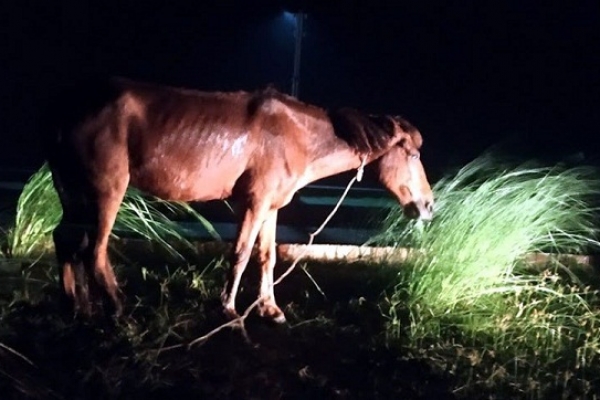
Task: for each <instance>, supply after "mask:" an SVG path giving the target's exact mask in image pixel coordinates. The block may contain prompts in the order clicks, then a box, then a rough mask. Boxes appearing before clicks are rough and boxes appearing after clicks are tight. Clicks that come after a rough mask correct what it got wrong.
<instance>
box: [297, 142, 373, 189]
mask: <svg viewBox="0 0 600 400" xmlns="http://www.w3.org/2000/svg"><path fill="white" fill-rule="evenodd" d="M364 157H365V156H361V155H359V154H358V153H357V152H356V150H354V149H352V148H350V147H349V146H345V145H340V146H337V147H336V148H335V149H333V151H331V152H330V153H328V154H326V155H324V156H321V157H319V158H316V159H313V160H312V161H311V163H310V164H309V166H308V170H307V176H306V179H307V180H308V183H310V182H314V181H317V180H319V179H322V178H326V177H329V176H333V175H336V174H339V173H342V172H346V171H349V170H352V169H358V168H359V167H360V166H361V164H363V158H364ZM368 161H370V160H367V159H365V160H364V162H368Z"/></svg>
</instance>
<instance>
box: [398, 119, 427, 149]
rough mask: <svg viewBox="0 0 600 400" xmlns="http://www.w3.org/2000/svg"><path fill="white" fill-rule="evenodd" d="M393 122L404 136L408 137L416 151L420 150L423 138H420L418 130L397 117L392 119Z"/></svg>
mask: <svg viewBox="0 0 600 400" xmlns="http://www.w3.org/2000/svg"><path fill="white" fill-rule="evenodd" d="M394 121H395V122H396V124H397V125H398V126H399V127H400V129H401V130H402V131H403V132H404V133H405V134H406V136H408V137H410V139H411V141H412V143H413V145H414V146H415V147H416V148H417V149H420V148H421V146H422V145H423V137H422V136H421V133H420V132H419V130H418V129H417V128H415V126H414V125H413V124H411V123H410V122H408V120H406V119H405V118H403V117H401V116H399V115H397V116H395V117H394ZM403 136H404V135H403ZM403 140H404V139H403Z"/></svg>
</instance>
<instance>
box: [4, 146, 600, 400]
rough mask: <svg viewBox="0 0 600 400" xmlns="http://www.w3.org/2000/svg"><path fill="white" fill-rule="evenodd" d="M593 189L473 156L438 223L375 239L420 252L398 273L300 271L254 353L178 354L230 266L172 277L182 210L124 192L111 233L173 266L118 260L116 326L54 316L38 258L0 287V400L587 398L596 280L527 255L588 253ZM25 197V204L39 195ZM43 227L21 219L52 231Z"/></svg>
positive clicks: (393, 224)
mask: <svg viewBox="0 0 600 400" xmlns="http://www.w3.org/2000/svg"><path fill="white" fill-rule="evenodd" d="M597 176H598V175H597V173H596V171H594V170H592V169H587V168H581V167H575V168H572V167H567V166H556V167H553V168H542V167H540V166H536V165H533V164H521V165H518V164H508V163H506V164H501V163H500V162H499V160H498V158H496V157H493V156H491V155H487V156H484V157H481V158H478V159H477V160H475V161H474V162H473V163H471V164H469V165H467V166H465V167H464V168H463V169H461V170H460V171H458V172H457V173H456V174H453V175H451V176H448V177H447V178H445V179H443V180H441V181H440V182H438V183H437V184H436V185H435V188H434V189H435V192H436V198H437V206H436V207H437V210H436V216H435V218H434V220H433V221H432V222H431V223H430V224H427V225H423V224H420V223H414V222H406V220H405V219H404V218H402V217H401V216H400V214H399V210H398V211H393V212H392V213H390V215H389V217H388V219H387V222H386V226H385V227H384V228H383V229H382V232H383V233H382V235H380V236H379V237H377V238H375V240H374V241H375V242H377V243H382V244H386V245H389V244H392V245H398V246H407V245H410V246H413V247H415V248H416V249H417V251H416V252H415V253H413V254H414V255H415V256H414V257H413V258H412V259H411V261H410V263H409V264H408V265H403V266H402V267H400V268H393V267H394V266H392V268H390V266H389V265H373V264H368V263H355V264H347V263H343V262H339V263H318V262H311V263H308V264H307V265H306V269H307V270H308V271H309V272H310V275H311V276H312V278H313V279H314V280H315V281H316V282H317V283H318V285H319V287H318V288H317V287H315V286H314V285H313V284H312V282H311V281H310V279H309V278H308V277H307V275H305V274H304V273H303V272H302V271H300V270H298V271H296V272H294V273H292V274H291V275H290V276H289V277H287V278H286V279H285V280H284V281H283V282H282V283H281V285H278V286H277V288H276V293H277V297H278V302H279V304H280V305H281V306H283V307H285V310H284V311H285V312H286V315H287V317H288V321H289V324H288V325H287V326H283V327H276V328H275V327H272V326H267V325H265V324H264V323H263V322H262V321H260V320H258V319H257V318H250V319H248V320H247V324H246V328H247V329H248V333H249V336H250V338H251V339H252V345H249V344H248V343H246V342H245V341H244V340H243V339H242V336H241V335H239V332H236V331H223V332H222V333H220V334H219V335H217V336H215V337H213V338H211V340H209V341H208V342H206V344H204V345H203V346H200V347H193V348H187V346H186V344H187V343H190V342H191V341H192V340H194V339H195V338H197V337H199V336H202V335H204V334H206V333H207V332H208V331H210V330H212V329H213V328H214V327H216V326H218V325H220V324H221V323H222V322H224V321H223V318H222V315H221V309H220V301H219V292H220V289H221V287H222V284H223V275H224V274H223V273H222V272H223V271H222V270H223V268H227V267H228V265H227V263H226V262H225V261H223V259H220V258H219V259H216V260H213V261H212V262H209V263H199V262H198V261H197V260H194V261H196V262H198V263H197V264H193V263H192V264H189V265H185V266H174V264H175V263H173V261H172V260H177V263H176V264H177V265H181V257H180V256H177V255H176V257H177V258H174V257H172V255H173V254H180V255H181V256H184V254H183V253H172V252H173V251H175V252H178V251H179V249H180V247H181V245H177V246H173V244H174V243H177V242H176V241H177V240H178V239H177V237H176V236H168V235H171V234H172V233H171V232H172V230H173V229H174V227H173V225H171V224H172V222H171V217H172V216H173V215H174V214H175V215H178V214H179V213H180V212H184V211H185V209H180V208H177V209H171V208H170V205H169V204H163V203H160V202H156V201H155V200H154V199H151V198H147V197H146V196H143V195H142V194H140V193H132V196H137V197H134V198H135V199H137V200H136V201H133V202H130V200H128V201H126V202H125V203H124V206H123V209H122V211H121V212H122V213H124V214H122V213H121V212H120V215H119V220H120V221H121V222H120V224H122V225H120V226H119V227H118V228H119V229H120V230H118V232H119V234H121V232H128V233H127V234H135V235H140V236H144V235H145V236H146V237H147V238H149V240H152V241H153V242H154V243H156V244H159V245H160V247H161V248H163V249H165V252H164V253H163V254H164V255H167V256H169V257H170V258H169V260H171V261H167V260H157V262H156V263H155V265H152V266H151V265H145V264H144V265H139V264H136V263H135V261H134V260H130V261H127V262H126V264H125V265H123V264H119V265H117V268H116V270H117V273H118V276H119V281H120V282H123V283H124V287H123V289H124V291H125V293H126V295H127V299H128V301H127V304H126V306H125V317H124V318H123V319H121V320H119V321H114V322H113V323H109V324H106V323H102V322H100V323H99V322H95V323H90V322H88V321H81V320H78V319H73V318H72V316H69V315H64V314H63V313H61V312H60V311H59V309H58V306H57V301H56V299H57V291H58V287H57V285H56V280H55V279H54V277H53V273H52V272H51V271H53V269H52V268H51V267H50V266H49V265H45V264H44V262H43V261H41V262H39V263H38V264H36V265H35V266H32V267H29V268H24V269H23V270H22V271H21V274H20V275H19V274H17V276H10V275H7V276H3V281H7V279H8V280H9V281H10V282H14V285H12V286H11V288H10V289H7V288H6V287H4V286H3V287H2V289H3V290H0V318H1V321H2V324H0V393H3V395H4V394H6V396H8V398H99V397H100V398H144V397H152V398H153V397H175V396H177V397H181V398H214V399H228V398H286V399H297V398H298V399H299V398H337V399H355V398H357V399H359V398H370V399H377V398H381V399H389V398H406V399H425V398H440V399H441V398H490V399H492V398H594V396H596V397H597V396H598V395H600V393H598V387H600V386H599V382H600V373H599V372H598V371H600V362H599V357H598V356H599V355H600V342H599V339H598V338H597V336H598V335H597V331H598V329H599V328H600V318H599V317H600V311H599V310H600V295H599V293H598V288H599V286H598V282H594V279H593V276H592V275H587V274H586V273H585V271H583V270H581V269H577V268H571V266H570V265H563V264H560V263H559V262H558V261H553V262H552V263H549V264H547V265H544V266H543V267H541V268H540V267H539V266H534V265H531V264H528V262H527V258H526V257H525V255H526V254H527V253H530V252H534V251H549V252H553V253H589V252H595V251H597V249H598V242H597V241H596V223H595V220H594V217H595V215H596V210H595V209H594V208H593V207H592V206H591V205H590V204H591V203H590V200H591V199H593V198H594V197H595V196H596V193H597V191H598V186H599V182H598V180H597V179H598V178H597ZM39 177H44V176H43V174H42V175H40V176H39ZM32 181H34V180H33V179H32ZM42 186H43V185H42ZM32 187H39V185H38V186H32ZM39 190H40V189H36V191H38V192H37V193H38V194H39V193H41V192H39ZM27 193H29V192H28V191H25V192H24V194H23V197H25V198H27V197H28V196H30V197H29V198H33V196H32V195H31V193H29V194H27ZM50 193H52V191H50ZM34 194H35V193H34ZM20 204H21V207H22V208H23V209H24V211H23V212H24V213H25V214H24V215H27V214H28V212H30V211H32V210H29V211H28V210H27V209H28V207H33V208H36V207H35V204H36V203H35V202H33V201H29V202H23V203H21V202H20ZM128 207H131V209H129V208H128ZM36 215H37V216H36V217H31V218H30V219H29V220H32V221H37V218H46V219H48V220H50V219H51V218H49V217H44V214H43V213H38V214H36ZM21 220H22V221H26V220H27V219H21ZM128 224H129V225H128ZM40 226H42V225H40ZM36 229H39V228H36ZM22 231H26V230H22ZM39 231H40V232H48V231H49V230H45V229H40V230H39ZM45 235H47V234H45ZM45 235H41V237H43V238H46V239H45V240H48V239H47V236H45ZM184 239H185V238H184ZM169 246H172V247H169ZM184 247H185V246H184ZM44 248H46V247H44ZM124 251H125V252H126V253H127V249H125V250H124ZM13 253H15V252H13ZM18 254H26V252H23V253H18ZM285 269H286V268H285V265H284V266H282V265H280V266H278V268H277V270H279V271H280V272H282V271H284V270H285ZM1 271H2V268H1V265H0V272H1ZM248 272H249V274H245V275H244V278H243V279H244V282H243V283H242V288H243V290H242V291H241V292H240V295H239V307H240V308H243V306H244V304H246V305H247V304H249V303H251V302H252V301H253V300H254V298H255V295H256V284H257V276H256V270H255V269H254V268H253V266H252V265H251V266H250V267H249V271H248ZM253 272H254V275H253Z"/></svg>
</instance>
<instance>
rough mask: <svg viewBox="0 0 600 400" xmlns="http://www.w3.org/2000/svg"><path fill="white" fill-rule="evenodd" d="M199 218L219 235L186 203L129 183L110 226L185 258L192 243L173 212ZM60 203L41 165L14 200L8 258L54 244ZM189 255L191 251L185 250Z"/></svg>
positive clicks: (6, 249)
mask: <svg viewBox="0 0 600 400" xmlns="http://www.w3.org/2000/svg"><path fill="white" fill-rule="evenodd" d="M174 216H177V217H179V218H181V217H185V218H188V219H191V220H194V221H198V222H200V223H201V225H202V226H203V227H204V229H206V230H207V232H208V233H209V234H211V235H212V236H213V237H214V238H215V239H219V235H218V233H217V232H216V230H215V229H214V228H213V226H212V225H211V224H210V222H209V221H207V220H206V219H205V218H204V217H203V216H202V215H200V214H199V213H198V212H196V211H195V210H194V209H193V208H192V207H191V206H190V205H189V204H187V203H184V202H167V201H163V200H161V199H158V198H156V197H153V196H148V195H145V194H144V193H142V192H140V191H139V190H136V189H135V188H129V189H128V190H127V192H126V194H125V198H124V200H123V203H122V204H121V207H120V209H119V212H118V214H117V219H116V222H115V227H114V232H116V233H113V235H114V236H116V237H118V236H119V235H120V236H135V237H138V238H141V239H145V240H147V241H149V242H152V243H154V244H156V245H157V246H158V248H159V250H160V249H162V250H163V251H164V252H165V253H167V254H168V255H170V256H172V257H174V258H176V259H178V260H179V261H182V260H185V255H186V253H185V251H188V252H189V251H191V252H194V251H195V246H194V245H193V244H192V243H191V242H190V241H189V240H188V239H187V237H186V236H185V235H184V232H183V230H182V228H181V227H180V226H179V225H178V224H177V223H176V222H174V221H173V217H174ZM61 217H62V207H61V205H60V201H59V199H58V194H57V193H56V190H55V189H54V186H53V184H52V175H51V173H50V170H49V168H48V166H47V164H44V165H43V166H42V167H41V168H40V169H39V170H38V171H37V172H36V173H35V174H33V175H32V176H31V178H30V179H29V180H28V182H27V183H26V184H25V186H24V188H23V192H22V193H21V196H20V197H19V199H18V203H17V208H16V216H15V222H14V225H13V227H12V228H11V229H9V230H8V231H7V232H6V234H5V240H4V245H3V251H2V252H3V254H4V256H5V257H8V258H17V259H19V258H29V259H31V258H37V257H39V256H41V255H43V254H44V253H47V252H49V251H51V250H52V249H53V243H52V231H53V230H54V228H55V227H56V226H57V224H58V223H59V222H60V219H61ZM188 254H189V253H188Z"/></svg>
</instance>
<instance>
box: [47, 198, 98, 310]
mask: <svg viewBox="0 0 600 400" xmlns="http://www.w3.org/2000/svg"><path fill="white" fill-rule="evenodd" d="M59 194H60V198H61V203H62V207H63V216H62V218H61V221H60V223H59V224H58V226H57V227H56V228H55V229H54V232H53V234H52V236H53V239H54V246H55V253H56V259H57V261H58V265H59V268H60V272H59V279H60V283H61V287H62V289H63V294H64V295H65V300H67V302H68V303H69V306H70V307H73V308H74V309H75V312H80V313H82V314H84V315H88V316H89V315H91V312H92V310H91V304H90V299H89V285H88V283H89V276H88V274H87V273H86V271H85V266H84V263H83V258H84V252H85V250H86V248H87V247H88V245H89V240H88V234H87V227H88V226H89V223H90V222H91V221H89V220H87V219H86V218H87V216H88V215H89V214H88V213H87V212H86V211H87V210H86V208H85V204H84V203H83V202H81V201H73V199H72V198H67V195H66V194H65V193H64V191H62V190H59ZM77 200H81V199H77Z"/></svg>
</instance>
